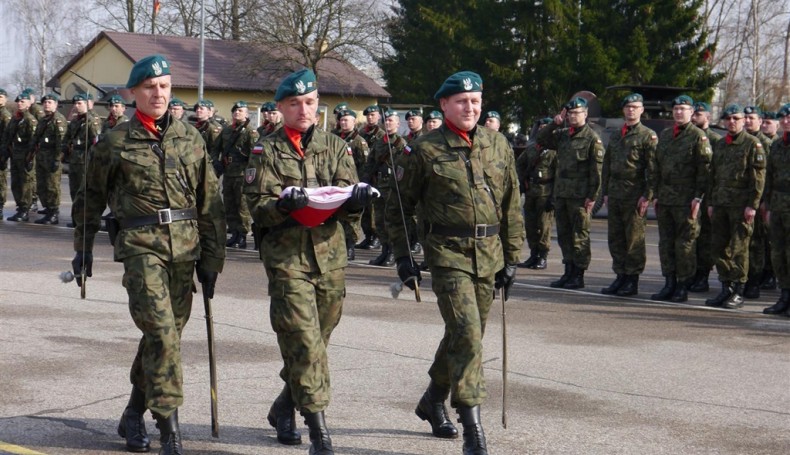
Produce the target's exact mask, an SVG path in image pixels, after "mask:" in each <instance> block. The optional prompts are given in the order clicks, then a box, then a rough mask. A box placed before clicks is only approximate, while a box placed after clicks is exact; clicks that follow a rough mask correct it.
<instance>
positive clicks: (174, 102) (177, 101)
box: [168, 98, 187, 109]
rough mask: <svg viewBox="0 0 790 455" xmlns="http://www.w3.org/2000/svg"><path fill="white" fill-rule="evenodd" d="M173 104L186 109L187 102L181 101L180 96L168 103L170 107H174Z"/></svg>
mask: <svg viewBox="0 0 790 455" xmlns="http://www.w3.org/2000/svg"><path fill="white" fill-rule="evenodd" d="M173 106H181V107H183V108H185V109H186V107H187V103H185V102H183V101H181V99H179V98H171V99H170V104H168V107H173Z"/></svg>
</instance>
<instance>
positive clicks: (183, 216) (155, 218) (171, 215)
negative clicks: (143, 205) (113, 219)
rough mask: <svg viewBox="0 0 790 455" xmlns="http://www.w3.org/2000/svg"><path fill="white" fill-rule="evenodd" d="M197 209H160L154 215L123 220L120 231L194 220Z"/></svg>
mask: <svg viewBox="0 0 790 455" xmlns="http://www.w3.org/2000/svg"><path fill="white" fill-rule="evenodd" d="M196 219H197V209H196V208H195V207H190V208H188V209H177V210H173V209H161V210H157V211H156V214H154V215H144V216H136V217H133V218H124V219H123V220H121V229H129V228H135V227H140V226H149V225H153V224H170V223H172V222H173V221H183V220H196Z"/></svg>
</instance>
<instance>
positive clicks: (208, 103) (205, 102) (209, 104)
mask: <svg viewBox="0 0 790 455" xmlns="http://www.w3.org/2000/svg"><path fill="white" fill-rule="evenodd" d="M200 106H203V107H208V108H212V107H214V102H213V101H211V100H198V102H197V103H195V107H193V109H195V110H197V108H199V107H200Z"/></svg>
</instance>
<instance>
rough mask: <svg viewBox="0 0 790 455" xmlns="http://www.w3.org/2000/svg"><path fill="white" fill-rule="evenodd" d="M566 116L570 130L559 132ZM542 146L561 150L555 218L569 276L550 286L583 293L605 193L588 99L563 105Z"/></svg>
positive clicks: (599, 147)
mask: <svg viewBox="0 0 790 455" xmlns="http://www.w3.org/2000/svg"><path fill="white" fill-rule="evenodd" d="M566 117H567V118H568V123H569V125H570V127H569V128H559V126H560V125H562V124H563V123H564V122H565V118H566ZM538 143H540V144H541V145H543V146H545V147H546V148H550V149H554V150H557V173H556V176H555V178H554V205H555V208H554V214H555V217H556V221H557V243H559V244H560V249H561V250H562V263H563V264H565V273H563V275H562V276H561V277H560V279H558V280H556V281H554V282H552V283H551V284H550V286H551V287H553V288H565V289H581V288H583V287H584V271H585V270H587V267H589V265H590V259H591V253H590V218H591V213H592V208H593V205H595V200H596V199H597V198H598V194H599V192H600V190H601V165H602V163H603V157H604V148H603V144H602V143H601V138H599V137H598V134H597V133H596V132H595V131H593V129H592V128H590V126H589V125H588V124H587V100H585V99H584V98H574V99H572V100H570V101H569V102H568V103H567V104H565V106H564V108H563V109H562V112H561V113H560V114H558V115H557V116H555V117H554V122H552V123H551V124H550V125H549V126H547V127H546V128H543V129H542V130H540V131H539V132H538Z"/></svg>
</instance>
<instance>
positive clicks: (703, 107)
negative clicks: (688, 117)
mask: <svg viewBox="0 0 790 455" xmlns="http://www.w3.org/2000/svg"><path fill="white" fill-rule="evenodd" d="M694 112H710V104H708V103H706V102H704V101H697V102H695V103H694Z"/></svg>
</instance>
